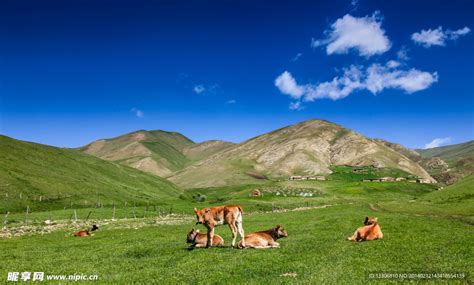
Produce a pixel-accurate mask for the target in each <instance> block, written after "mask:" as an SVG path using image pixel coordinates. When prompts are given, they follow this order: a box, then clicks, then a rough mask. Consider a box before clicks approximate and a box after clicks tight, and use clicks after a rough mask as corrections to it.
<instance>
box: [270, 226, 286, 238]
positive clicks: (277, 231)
mask: <svg viewBox="0 0 474 285" xmlns="http://www.w3.org/2000/svg"><path fill="white" fill-rule="evenodd" d="M287 236H288V232H287V231H286V230H285V229H284V228H283V226H281V225H277V226H276V227H275V228H273V237H274V238H275V239H279V238H283V237H287Z"/></svg>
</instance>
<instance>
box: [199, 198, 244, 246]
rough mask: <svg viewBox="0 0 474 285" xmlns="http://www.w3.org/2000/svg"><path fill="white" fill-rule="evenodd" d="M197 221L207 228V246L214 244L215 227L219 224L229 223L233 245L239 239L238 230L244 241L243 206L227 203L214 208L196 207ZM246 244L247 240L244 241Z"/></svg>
mask: <svg viewBox="0 0 474 285" xmlns="http://www.w3.org/2000/svg"><path fill="white" fill-rule="evenodd" d="M194 212H195V213H196V218H197V223H196V224H203V225H204V226H205V227H206V228H207V246H206V247H211V246H212V241H213V238H214V228H215V227H216V226H218V225H225V224H227V225H229V228H230V230H231V231H232V246H235V240H236V239H237V232H238V233H239V235H240V237H241V239H242V241H243V240H244V228H243V226H242V214H243V210H242V207H240V206H238V205H227V206H218V207H212V208H204V209H201V210H199V209H196V208H194ZM243 244H244V246H245V241H243Z"/></svg>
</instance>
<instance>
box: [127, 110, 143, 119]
mask: <svg viewBox="0 0 474 285" xmlns="http://www.w3.org/2000/svg"><path fill="white" fill-rule="evenodd" d="M130 112H132V113H134V114H135V116H137V117H138V118H143V116H145V113H144V112H143V111H142V110H139V109H137V108H135V107H134V108H132V109H131V110H130Z"/></svg>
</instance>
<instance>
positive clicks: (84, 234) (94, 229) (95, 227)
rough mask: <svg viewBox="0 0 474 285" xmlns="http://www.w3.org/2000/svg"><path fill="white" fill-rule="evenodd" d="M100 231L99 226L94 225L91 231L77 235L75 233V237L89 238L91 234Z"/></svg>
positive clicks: (80, 232)
mask: <svg viewBox="0 0 474 285" xmlns="http://www.w3.org/2000/svg"><path fill="white" fill-rule="evenodd" d="M98 229H99V227H98V226H96V225H92V228H91V229H88V230H83V231H78V232H77V233H74V234H73V236H75V237H88V236H91V232H93V231H96V230H98Z"/></svg>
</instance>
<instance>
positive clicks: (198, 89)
mask: <svg viewBox="0 0 474 285" xmlns="http://www.w3.org/2000/svg"><path fill="white" fill-rule="evenodd" d="M193 91H194V92H195V93H196V94H201V93H204V91H206V87H204V85H202V84H199V85H195V86H194V88H193Z"/></svg>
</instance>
